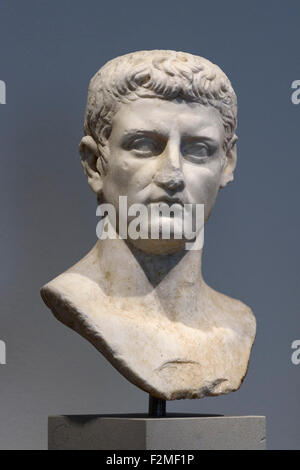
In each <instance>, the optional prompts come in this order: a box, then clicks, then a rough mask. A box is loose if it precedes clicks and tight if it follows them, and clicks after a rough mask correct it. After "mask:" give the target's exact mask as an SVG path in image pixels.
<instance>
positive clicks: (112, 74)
mask: <svg viewBox="0 0 300 470" xmlns="http://www.w3.org/2000/svg"><path fill="white" fill-rule="evenodd" d="M154 97H156V98H161V99H165V100H173V99H176V98H180V99H184V100H185V101H189V102H197V103H200V104H203V105H209V106H213V107H214V108H216V109H217V110H218V111H219V112H220V114H221V117H222V121H223V125H224V130H225V142H224V147H225V150H226V149H227V147H228V144H229V142H230V140H231V139H232V137H233V136H234V133H235V129H236V125H237V98H236V94H235V92H234V90H233V88H232V86H231V83H230V81H229V79H228V78H227V76H226V75H225V74H224V72H223V71H222V70H221V69H220V68H219V67H218V66H217V65H215V64H213V63H212V62H210V61H209V60H207V59H204V58H203V57H199V56H195V55H192V54H189V53H186V52H176V51H169V50H153V51H138V52H133V53H130V54H126V55H123V56H120V57H117V58H115V59H113V60H110V61H109V62H107V63H106V64H105V65H104V66H103V67H101V69H100V70H99V71H98V72H97V73H96V75H94V77H93V78H92V79H91V81H90V85H89V89H88V98H87V106H86V113H85V123H84V132H85V135H90V136H91V137H93V139H94V140H95V141H96V143H97V144H98V145H99V146H100V147H103V146H105V144H106V142H107V139H108V138H109V135H110V133H111V129H112V124H111V123H112V118H113V116H114V115H115V114H116V112H117V111H118V109H119V107H120V105H121V103H128V102H130V101H133V100H136V99H138V98H154ZM101 157H102V158H103V155H102V152H101ZM106 163H107V162H106V161H103V164H104V166H105V164H106Z"/></svg>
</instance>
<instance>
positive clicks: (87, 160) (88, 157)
mask: <svg viewBox="0 0 300 470" xmlns="http://www.w3.org/2000/svg"><path fill="white" fill-rule="evenodd" d="M79 153H80V157H81V165H82V167H83V171H84V173H85V175H86V177H87V179H88V183H89V185H90V187H91V188H92V190H93V191H94V192H95V193H96V194H97V195H98V197H99V195H100V194H101V192H102V175H101V173H100V170H101V161H100V154H99V149H98V146H97V144H96V142H95V141H94V139H93V137H91V136H89V135H87V136H85V137H83V138H82V140H81V142H80V144H79Z"/></svg>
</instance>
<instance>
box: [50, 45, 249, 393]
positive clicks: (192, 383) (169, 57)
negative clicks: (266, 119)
mask: <svg viewBox="0 0 300 470" xmlns="http://www.w3.org/2000/svg"><path fill="white" fill-rule="evenodd" d="M236 123H237V100H236V95H235V93H234V90H233V88H232V86H231V84H230V81H229V79H228V78H227V76H226V75H225V74H224V73H223V72H222V70H221V69H220V68H219V67H218V66H216V65H214V64H212V63H211V62H209V61H208V60H206V59H204V58H202V57H198V56H195V55H192V54H188V53H183V52H175V51H168V50H154V51H138V52H134V53H131V54H127V55H124V56H121V57H117V58H115V59H113V60H111V61H110V62H108V63H107V64H105V65H104V66H103V67H102V68H101V69H100V70H99V71H98V72H97V73H96V75H95V76H94V77H93V78H92V80H91V82H90V86H89V90H88V99H87V107H86V115H85V125H84V131H85V136H84V137H83V138H82V141H81V143H80V155H81V162H82V166H83V169H84V173H85V175H86V177H87V180H88V184H89V185H90V187H91V188H92V190H93V191H94V192H95V193H96V195H97V199H98V203H99V204H100V203H102V202H107V203H110V204H112V205H113V206H114V207H116V211H118V198H119V196H121V195H123V196H124V195H126V196H127V198H128V204H129V205H130V204H134V203H142V204H145V205H146V206H147V207H150V206H151V204H159V203H160V202H165V203H166V204H171V203H173V202H176V203H178V204H189V203H190V204H203V205H204V219H205V221H206V220H207V219H208V218H209V215H210V213H211V211H212V208H213V206H214V203H215V200H216V197H217V194H218V191H219V189H220V188H223V187H225V186H226V185H227V183H228V182H230V181H232V180H233V173H234V169H235V165H236V141H237V137H236V134H235V130H236ZM116 234H117V236H116V237H115V238H114V239H110V238H107V239H104V240H100V239H99V240H98V241H97V243H96V244H95V246H94V247H93V248H92V250H91V251H90V252H89V253H88V254H87V255H86V256H85V257H84V258H83V259H81V260H80V261H79V262H77V263H76V264H75V265H74V266H72V267H71V268H69V269H68V270H67V271H65V272H64V273H62V274H60V275H59V276H58V277H56V278H55V279H54V280H52V281H50V282H49V283H48V284H46V285H45V286H44V287H43V288H42V289H41V295H42V298H43V300H44V302H45V303H46V304H47V306H48V307H49V308H50V309H51V310H52V312H53V314H54V315H55V316H56V317H57V318H58V319H59V320H60V321H61V322H63V323H64V324H65V325H67V326H69V327H71V328H73V329H74V330H75V331H77V332H78V333H79V334H80V335H82V336H83V337H85V338H86V339H88V340H89V341H90V342H91V343H92V344H93V345H94V346H95V347H96V348H97V350H98V351H100V352H101V353H102V354H103V355H104V356H105V357H106V358H107V359H108V360H109V361H110V363H111V364H112V365H113V366H114V367H115V368H116V369H117V370H118V371H119V372H120V373H121V374H123V376H125V377H126V378H127V379H128V380H129V381H131V382H132V383H133V384H135V385H136V386H138V387H140V388H141V389H142V390H144V391H146V392H148V393H149V394H151V395H152V396H154V397H156V398H161V399H165V400H175V399H182V398H202V397H204V396H208V395H209V396H216V395H220V394H224V393H229V392H231V391H235V390H237V389H238V388H239V387H240V385H241V383H242V381H243V379H244V377H245V375H246V372H247V367H248V362H249V356H250V351H251V347H252V344H253V341H254V338H255V332H256V322H255V318H254V316H253V314H252V311H251V309H250V308H249V307H248V306H246V305H245V304H244V303H242V302H241V301H239V300H236V299H233V298H230V297H227V296H226V295H224V294H221V293H219V292H216V291H215V290H213V289H212V288H211V287H209V286H208V285H207V284H206V283H205V281H204V279H203V277H202V272H201V259H202V250H199V251H192V250H186V249H185V248H184V240H183V239H175V238H174V237H170V239H168V240H166V239H161V238H158V239H151V238H148V239H131V238H128V239H122V238H121V237H120V236H118V227H116Z"/></svg>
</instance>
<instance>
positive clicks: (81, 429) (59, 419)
mask: <svg viewBox="0 0 300 470" xmlns="http://www.w3.org/2000/svg"><path fill="white" fill-rule="evenodd" d="M48 448H49V450H62V449H66V450H240V449H242V450H248V449H251V450H252V449H253V450H264V449H265V448H266V426H265V417H264V416H217V415H215V416H211V415H181V414H168V415H167V416H166V417H164V418H149V417H148V416H147V415H142V414H136V415H87V416H84V415H78V416H77V415H73V416H50V417H49V419H48Z"/></svg>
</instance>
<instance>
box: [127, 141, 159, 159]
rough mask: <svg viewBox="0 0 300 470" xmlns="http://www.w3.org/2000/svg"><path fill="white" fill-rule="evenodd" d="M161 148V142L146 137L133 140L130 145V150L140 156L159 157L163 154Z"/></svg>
mask: <svg viewBox="0 0 300 470" xmlns="http://www.w3.org/2000/svg"><path fill="white" fill-rule="evenodd" d="M161 147H162V146H161V143H160V142H157V141H156V140H154V139H152V138H151V137H146V136H144V137H137V138H136V139H133V140H132V141H131V142H130V143H129V145H128V150H132V151H133V152H134V153H135V154H136V155H138V156H142V157H151V156H154V155H159V154H160V153H161V152H162V148H161Z"/></svg>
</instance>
